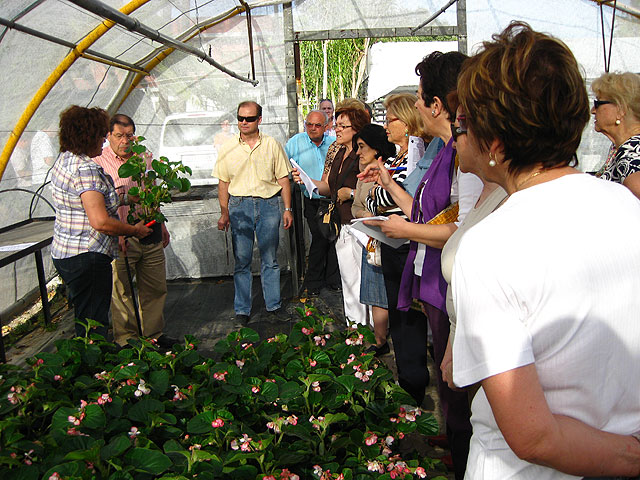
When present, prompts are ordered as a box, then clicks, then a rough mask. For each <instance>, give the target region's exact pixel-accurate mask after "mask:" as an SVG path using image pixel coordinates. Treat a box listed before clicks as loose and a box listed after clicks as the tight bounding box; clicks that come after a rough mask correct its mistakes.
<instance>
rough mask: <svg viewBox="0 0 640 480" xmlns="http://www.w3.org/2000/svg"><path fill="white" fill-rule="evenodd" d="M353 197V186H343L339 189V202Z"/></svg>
mask: <svg viewBox="0 0 640 480" xmlns="http://www.w3.org/2000/svg"><path fill="white" fill-rule="evenodd" d="M352 199H353V188H351V187H342V188H341V189H340V190H338V203H344V202H348V201H349V200H352Z"/></svg>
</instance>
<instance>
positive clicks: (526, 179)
mask: <svg viewBox="0 0 640 480" xmlns="http://www.w3.org/2000/svg"><path fill="white" fill-rule="evenodd" d="M545 171H546V170H545V169H544V168H542V169H540V170H537V171H535V172H533V173H532V174H531V175H529V176H528V177H527V178H525V179H524V180H523V181H522V182H520V183H519V184H517V185H516V192H519V191H520V187H522V186H523V185H525V184H526V183H528V182H529V181H531V180H533V179H534V178H536V177H537V176H538V175H540V174H541V173H544V172H545Z"/></svg>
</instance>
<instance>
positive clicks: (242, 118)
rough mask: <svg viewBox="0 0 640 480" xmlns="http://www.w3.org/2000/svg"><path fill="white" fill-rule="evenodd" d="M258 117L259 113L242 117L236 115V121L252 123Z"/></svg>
mask: <svg viewBox="0 0 640 480" xmlns="http://www.w3.org/2000/svg"><path fill="white" fill-rule="evenodd" d="M258 118H260V116H259V115H251V116H250V117H243V116H242V115H238V122H240V123H242V122H247V123H253V122H255V121H256V120H258Z"/></svg>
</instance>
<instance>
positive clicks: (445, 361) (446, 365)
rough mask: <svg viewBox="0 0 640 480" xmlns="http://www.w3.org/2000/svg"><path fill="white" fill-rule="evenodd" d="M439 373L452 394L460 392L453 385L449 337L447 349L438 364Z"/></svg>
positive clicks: (451, 353) (451, 350)
mask: <svg viewBox="0 0 640 480" xmlns="http://www.w3.org/2000/svg"><path fill="white" fill-rule="evenodd" d="M440 371H441V372H442V379H443V380H444V381H445V382H446V384H447V385H448V386H449V388H450V389H451V390H453V391H454V392H461V391H462V389H461V388H458V387H456V385H455V383H453V348H451V337H449V341H448V342H447V348H446V350H445V351H444V356H443V358H442V363H441V364H440Z"/></svg>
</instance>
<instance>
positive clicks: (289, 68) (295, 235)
mask: <svg viewBox="0 0 640 480" xmlns="http://www.w3.org/2000/svg"><path fill="white" fill-rule="evenodd" d="M282 24H283V28H284V59H285V78H286V88H287V116H288V118H289V135H288V137H289V138H291V137H293V136H294V135H295V134H296V133H298V94H297V89H296V69H295V54H294V49H293V8H292V6H291V3H285V4H283V5H282ZM291 201H292V203H291V206H292V208H293V218H294V222H293V227H292V228H291V230H290V232H289V243H290V245H291V252H290V259H289V261H290V266H291V284H292V285H291V286H292V290H293V295H297V294H298V290H299V283H300V282H299V279H300V277H301V273H300V270H301V269H303V268H304V263H302V265H301V264H300V262H299V261H298V258H299V257H300V254H299V252H300V251H302V252H304V235H301V233H302V232H303V230H302V229H303V228H304V223H303V222H300V221H297V220H298V219H299V218H302V205H301V202H300V198H299V197H297V198H296V190H295V186H293V183H292V188H291ZM301 237H302V239H303V241H302V243H299V238H301Z"/></svg>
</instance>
